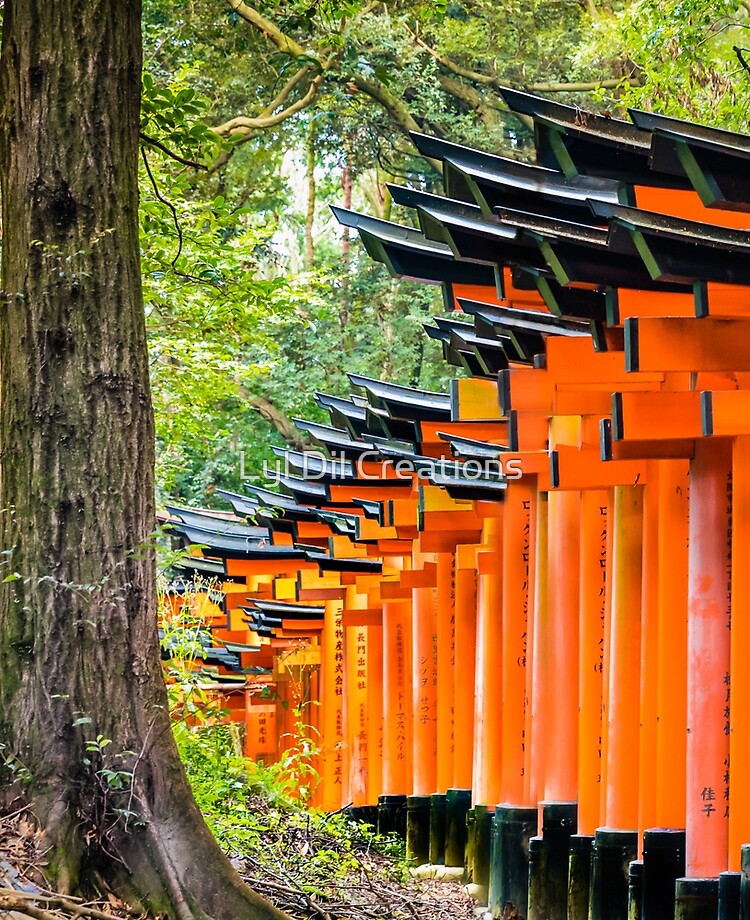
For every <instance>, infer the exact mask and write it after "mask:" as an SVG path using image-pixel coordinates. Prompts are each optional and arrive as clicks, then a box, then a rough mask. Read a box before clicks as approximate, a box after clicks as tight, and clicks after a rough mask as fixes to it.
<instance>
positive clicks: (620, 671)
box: [602, 486, 643, 830]
mask: <svg viewBox="0 0 750 920" xmlns="http://www.w3.org/2000/svg"><path fill="white" fill-rule="evenodd" d="M611 533H612V583H611V591H612V606H611V612H610V622H609V624H608V625H609V628H608V630H607V633H608V635H607V637H606V640H605V641H606V645H605V650H606V654H607V655H608V657H609V667H608V669H607V671H608V673H607V685H606V687H605V711H604V719H603V730H604V731H606V732H607V744H606V757H607V782H606V786H605V787H604V788H603V790H602V792H603V802H602V806H603V808H602V812H603V817H604V822H605V824H606V825H607V826H609V827H613V828H618V829H621V830H635V829H636V828H637V827H638V771H639V760H638V743H639V732H640V680H641V678H640V669H641V567H642V539H643V486H615V487H614V496H613V515H612V524H611Z"/></svg>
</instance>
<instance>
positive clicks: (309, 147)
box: [305, 121, 317, 272]
mask: <svg viewBox="0 0 750 920" xmlns="http://www.w3.org/2000/svg"><path fill="white" fill-rule="evenodd" d="M305 179H306V182H307V208H306V210H305V270H306V271H308V272H310V271H312V269H313V265H314V263H315V232H314V231H315V200H316V195H317V188H316V186H315V122H314V121H311V122H310V125H309V127H308V129H307V137H306V139H305Z"/></svg>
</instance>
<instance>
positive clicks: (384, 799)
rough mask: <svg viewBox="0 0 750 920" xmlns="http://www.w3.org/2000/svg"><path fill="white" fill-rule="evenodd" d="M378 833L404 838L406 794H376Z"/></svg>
mask: <svg viewBox="0 0 750 920" xmlns="http://www.w3.org/2000/svg"><path fill="white" fill-rule="evenodd" d="M378 833H379V834H397V835H398V836H399V837H401V839H402V840H403V839H405V838H406V796H405V795H381V796H378Z"/></svg>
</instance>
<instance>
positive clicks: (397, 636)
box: [382, 600, 412, 795]
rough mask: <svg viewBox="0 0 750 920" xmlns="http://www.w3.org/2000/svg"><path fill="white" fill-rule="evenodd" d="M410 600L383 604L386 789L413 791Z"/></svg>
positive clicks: (389, 792) (386, 792)
mask: <svg viewBox="0 0 750 920" xmlns="http://www.w3.org/2000/svg"><path fill="white" fill-rule="evenodd" d="M411 729H412V673H411V603H410V601H408V600H393V601H385V602H384V603H383V792H382V794H384V795H410V794H411V791H412V737H411Z"/></svg>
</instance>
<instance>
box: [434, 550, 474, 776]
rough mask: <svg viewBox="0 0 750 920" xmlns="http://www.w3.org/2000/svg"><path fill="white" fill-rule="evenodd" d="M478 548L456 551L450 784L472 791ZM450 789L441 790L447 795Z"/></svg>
mask: <svg viewBox="0 0 750 920" xmlns="http://www.w3.org/2000/svg"><path fill="white" fill-rule="evenodd" d="M476 550H477V548H476V546H471V545H464V546H458V547H457V548H456V562H457V566H456V608H455V620H456V624H455V627H456V634H455V645H454V661H455V683H454V686H453V778H452V780H451V782H450V783H449V784H448V785H449V786H454V787H456V788H458V789H470V788H471V787H472V785H473V780H472V778H473V772H474V744H475V728H476V726H475V724H474V686H475V680H476V678H475V667H476V642H477V595H478V584H479V576H478V575H477V569H476V558H477V552H476ZM445 788H447V787H443V786H440V787H438V791H439V792H443V791H444V790H445Z"/></svg>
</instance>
